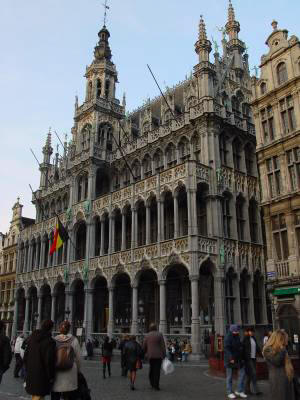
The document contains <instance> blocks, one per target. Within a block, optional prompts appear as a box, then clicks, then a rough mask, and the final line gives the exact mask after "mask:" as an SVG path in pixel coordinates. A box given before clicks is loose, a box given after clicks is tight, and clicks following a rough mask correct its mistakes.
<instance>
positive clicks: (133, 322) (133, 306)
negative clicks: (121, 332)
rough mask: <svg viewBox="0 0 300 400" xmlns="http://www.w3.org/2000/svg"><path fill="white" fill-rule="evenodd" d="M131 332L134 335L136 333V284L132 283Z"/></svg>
mask: <svg viewBox="0 0 300 400" xmlns="http://www.w3.org/2000/svg"><path fill="white" fill-rule="evenodd" d="M131 333H132V334H133V335H136V334H137V333H138V285H137V284H133V285H132V323H131Z"/></svg>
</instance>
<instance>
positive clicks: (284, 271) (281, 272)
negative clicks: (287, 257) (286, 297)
mask: <svg viewBox="0 0 300 400" xmlns="http://www.w3.org/2000/svg"><path fill="white" fill-rule="evenodd" d="M276 275H277V278H279V279H280V278H288V277H289V276H290V266H289V262H288V261H278V262H277V263H276Z"/></svg>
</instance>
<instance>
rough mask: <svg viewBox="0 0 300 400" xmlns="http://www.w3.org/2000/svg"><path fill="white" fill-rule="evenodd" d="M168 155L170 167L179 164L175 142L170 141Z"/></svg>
mask: <svg viewBox="0 0 300 400" xmlns="http://www.w3.org/2000/svg"><path fill="white" fill-rule="evenodd" d="M166 157H167V164H168V167H173V166H174V165H176V164H177V157H176V149H175V146H174V144H173V143H169V144H168V146H167V149H166Z"/></svg>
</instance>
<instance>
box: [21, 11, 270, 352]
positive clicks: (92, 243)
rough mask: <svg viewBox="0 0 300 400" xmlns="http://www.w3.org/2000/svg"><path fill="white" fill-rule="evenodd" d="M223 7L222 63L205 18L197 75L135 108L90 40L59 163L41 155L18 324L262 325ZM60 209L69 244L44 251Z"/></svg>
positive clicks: (246, 114) (102, 49) (237, 68)
mask: <svg viewBox="0 0 300 400" xmlns="http://www.w3.org/2000/svg"><path fill="white" fill-rule="evenodd" d="M239 30H240V25H239V23H238V22H237V21H236V19H235V15H234V10H233V7H232V4H231V3H230V5H229V10H228V21H227V24H226V28H224V32H223V40H222V45H223V55H222V56H221V55H220V54H219V53H218V49H217V46H215V47H216V48H215V53H214V55H213V62H211V61H210V58H211V55H210V53H211V50H212V48H211V42H210V41H209V40H208V39H207V35H206V30H205V24H204V21H203V19H202V17H201V19H200V24H199V37H198V40H197V42H196V45H195V48H196V53H197V55H198V63H197V65H196V66H195V67H194V74H193V75H192V76H191V77H190V78H188V79H186V80H184V81H183V82H181V83H179V84H178V85H176V86H175V87H173V88H170V89H168V90H167V91H166V92H165V98H166V101H167V103H168V105H167V104H166V101H165V100H164V99H163V98H162V97H157V98H155V99H153V100H149V101H148V102H146V104H144V105H143V106H141V107H140V108H139V109H137V110H135V111H133V112H132V113H130V114H126V113H125V111H126V110H125V106H126V105H125V103H126V102H125V98H123V102H122V105H121V104H120V102H119V100H118V99H117V98H116V97H115V91H116V83H117V79H118V76H117V70H116V66H115V65H114V64H113V62H112V61H111V58H112V55H111V50H110V47H109V36H110V34H109V32H108V30H107V28H106V27H105V26H104V27H103V28H102V29H101V30H100V32H99V43H98V44H97V46H96V47H95V51H94V60H93V62H92V63H91V65H90V66H89V67H87V69H86V74H85V77H86V98H85V101H84V103H83V104H82V105H80V106H79V105H78V100H77V99H76V104H75V118H74V121H75V123H74V126H73V128H72V140H71V142H70V143H68V144H67V143H65V152H64V154H63V156H62V157H60V156H59V155H58V154H56V155H55V157H54V161H53V162H51V160H50V157H51V155H52V152H53V149H52V147H51V135H50V134H49V135H48V137H47V141H46V145H45V147H44V148H43V154H44V162H43V164H42V165H41V182H40V187H39V189H38V190H37V191H36V193H35V196H36V198H37V199H38V201H39V202H40V203H41V204H42V205H43V212H41V211H40V208H39V206H38V204H37V202H36V199H35V197H34V198H33V201H34V202H35V204H36V205H37V220H36V224H35V225H32V226H31V227H30V228H28V229H25V230H24V231H23V232H22V235H21V239H20V244H19V263H18V276H17V291H16V296H17V305H18V312H17V313H16V314H15V315H16V318H15V320H14V322H15V325H14V329H15V330H24V331H25V332H27V331H30V330H31V329H32V327H33V326H35V324H36V323H37V324H39V323H40V321H41V320H42V319H43V318H45V317H52V318H53V319H54V320H55V321H56V322H57V323H58V322H59V321H61V320H62V319H63V318H65V316H67V317H68V318H70V320H71V322H72V324H73V327H74V328H76V327H80V326H83V327H84V328H85V330H86V333H87V335H99V334H103V333H105V332H107V333H109V334H111V335H112V334H113V335H116V334H119V333H121V332H129V331H132V332H135V333H137V334H143V333H144V332H145V331H147V329H148V327H149V323H150V322H156V323H157V324H158V325H159V328H160V330H161V331H162V332H163V333H164V334H166V335H181V337H189V338H191V342H192V347H193V352H194V353H195V354H199V352H200V348H201V340H202V339H201V338H203V332H205V331H206V332H208V331H209V330H214V331H215V332H216V333H217V334H220V335H224V333H225V329H226V326H227V325H228V324H230V323H232V322H235V323H239V324H243V325H247V324H251V325H254V324H257V325H258V326H262V327H263V326H264V324H266V323H267V317H266V306H265V290H264V277H265V268H264V255H263V251H262V233H261V225H260V218H259V210H258V201H259V190H258V180H257V169H256V156H255V146H256V142H255V131H254V125H253V122H252V116H251V110H250V105H249V104H250V97H251V80H250V75H249V67H248V55H247V54H246V47H245V44H244V42H242V41H241V40H240V39H239V37H238V33H239ZM55 213H57V214H59V216H60V219H61V220H62V221H63V223H64V224H65V225H66V226H67V227H68V230H69V235H70V238H71V241H69V243H66V244H65V245H64V247H63V249H62V250H61V251H59V252H58V253H56V254H55V255H54V256H53V257H49V256H48V254H49V246H50V245H51V240H52V237H53V230H54V227H55V221H56V218H55Z"/></svg>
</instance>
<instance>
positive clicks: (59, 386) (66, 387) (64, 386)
mask: <svg viewBox="0 0 300 400" xmlns="http://www.w3.org/2000/svg"><path fill="white" fill-rule="evenodd" d="M54 339H55V342H56V344H60V343H69V344H70V346H72V347H73V349H74V352H75V361H74V364H73V367H72V368H71V369H69V370H67V371H56V373H55V380H54V385H53V388H52V391H53V392H59V393H64V392H71V391H73V390H76V389H77V388H78V377H77V376H78V372H79V371H80V359H81V351H80V345H79V342H78V340H77V338H76V337H75V336H72V335H71V334H68V335H63V334H60V335H57V336H56V337H55V338H54Z"/></svg>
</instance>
